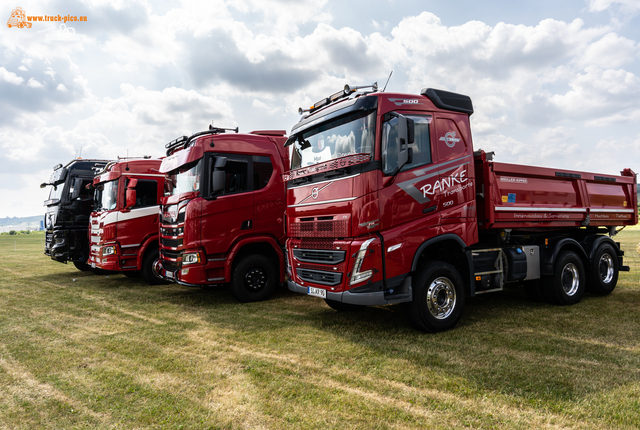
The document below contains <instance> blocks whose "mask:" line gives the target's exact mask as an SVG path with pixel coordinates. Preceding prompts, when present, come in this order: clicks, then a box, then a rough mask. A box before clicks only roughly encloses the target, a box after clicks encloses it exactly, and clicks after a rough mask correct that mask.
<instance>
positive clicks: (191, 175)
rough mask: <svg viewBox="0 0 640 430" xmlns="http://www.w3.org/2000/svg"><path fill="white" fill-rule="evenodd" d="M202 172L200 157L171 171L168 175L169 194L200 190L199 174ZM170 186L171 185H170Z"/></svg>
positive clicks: (174, 194)
mask: <svg viewBox="0 0 640 430" xmlns="http://www.w3.org/2000/svg"><path fill="white" fill-rule="evenodd" d="M201 173H202V159H200V160H198V161H196V162H195V164H194V163H189V164H185V165H184V166H182V167H180V168H178V169H176V170H174V171H172V172H171V173H170V174H169V175H168V176H169V180H168V181H167V182H169V183H170V184H171V185H170V188H171V190H170V191H171V192H170V194H169V195H171V196H177V195H179V194H182V193H189V192H193V191H200V175H201ZM171 186H172V187H171Z"/></svg>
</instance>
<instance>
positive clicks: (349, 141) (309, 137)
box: [291, 111, 376, 170]
mask: <svg viewBox="0 0 640 430" xmlns="http://www.w3.org/2000/svg"><path fill="white" fill-rule="evenodd" d="M375 134H376V113H375V111H373V112H371V111H368V112H355V113H352V114H350V115H347V116H344V117H342V118H338V119H335V120H332V121H328V122H326V123H323V124H320V125H319V126H317V127H314V128H312V129H310V130H307V131H305V132H303V133H302V134H301V135H300V136H299V137H298V139H296V141H295V143H294V145H293V150H292V151H293V153H292V154H291V170H294V169H299V168H301V167H307V166H311V165H313V164H318V163H322V162H325V161H329V160H333V159H334V158H339V157H344V156H346V155H352V154H362V153H365V154H370V155H371V158H373V149H374V139H375Z"/></svg>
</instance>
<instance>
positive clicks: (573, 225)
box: [283, 84, 638, 332]
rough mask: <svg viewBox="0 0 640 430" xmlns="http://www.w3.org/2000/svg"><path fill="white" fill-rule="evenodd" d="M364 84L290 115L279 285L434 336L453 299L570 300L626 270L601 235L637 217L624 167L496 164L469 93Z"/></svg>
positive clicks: (453, 317)
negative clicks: (474, 118)
mask: <svg viewBox="0 0 640 430" xmlns="http://www.w3.org/2000/svg"><path fill="white" fill-rule="evenodd" d="M363 88H369V87H360V88H349V86H346V87H345V89H344V90H343V91H340V92H338V93H336V94H333V95H331V96H330V97H328V98H326V99H323V100H321V101H320V102H318V103H316V104H315V105H314V106H312V107H311V108H310V109H309V110H307V111H302V109H301V113H302V112H309V113H308V114H307V115H305V116H303V117H302V118H301V120H300V122H299V123H298V124H297V125H295V126H294V127H293V129H292V131H291V135H290V137H289V139H288V140H287V143H286V145H287V146H288V147H289V148H290V158H291V170H290V171H289V172H287V173H286V174H285V175H283V179H284V180H285V181H286V182H287V222H288V237H289V238H288V240H287V256H288V266H287V271H288V274H289V276H290V280H289V281H288V286H289V289H290V290H292V291H297V292H300V293H304V294H309V295H312V296H318V297H322V298H324V299H325V300H326V302H327V304H328V305H329V306H331V307H332V308H334V309H337V310H350V309H355V308H358V307H361V306H363V305H384V304H392V303H403V306H405V307H406V314H407V316H408V318H409V321H410V323H411V324H412V325H413V326H414V327H416V328H417V329H420V330H424V331H431V332H433V331H440V330H446V329H450V328H452V327H454V326H455V325H456V324H457V322H458V320H459V318H460V316H461V314H462V310H463V307H464V303H465V296H475V295H477V294H481V293H488V292H492V291H499V290H502V289H503V288H504V286H505V284H507V283H511V282H522V283H523V284H524V286H525V288H526V291H527V293H528V295H530V296H534V297H540V298H544V299H546V300H547V301H549V302H552V303H557V304H560V305H570V304H574V303H577V302H578V301H580V300H581V298H582V296H583V293H584V291H585V288H587V289H589V290H590V291H592V292H594V293H596V294H608V293H610V292H611V291H612V290H613V289H614V288H615V285H616V282H617V278H618V272H619V271H620V270H629V268H628V267H626V266H624V265H623V252H622V251H621V250H620V248H619V244H617V243H616V242H614V241H613V240H612V239H611V236H613V235H615V233H616V232H617V230H616V228H617V227H618V226H627V225H633V224H636V223H637V222H638V213H637V203H638V202H637V185H636V174H635V173H634V172H633V171H632V170H631V169H625V170H624V171H622V172H621V176H616V175H606V174H594V173H587V172H578V171H570V170H565V169H551V168H541V167H533V166H524V165H515V164H507V163H498V162H495V161H492V153H486V152H484V151H482V150H479V151H477V152H474V150H473V146H472V140H471V130H470V127H469V117H470V115H471V114H472V113H473V105H472V102H471V99H470V98H469V97H468V96H464V95H461V94H456V93H451V92H447V91H441V90H435V89H423V90H422V91H421V92H420V94H398V93H385V92H377V87H376V86H375V84H374V85H373V86H371V90H368V91H366V90H365V91H362V89H363ZM359 90H360V91H359Z"/></svg>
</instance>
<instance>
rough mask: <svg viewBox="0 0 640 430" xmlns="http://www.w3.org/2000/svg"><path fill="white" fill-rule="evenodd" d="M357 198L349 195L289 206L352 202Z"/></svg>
mask: <svg viewBox="0 0 640 430" xmlns="http://www.w3.org/2000/svg"><path fill="white" fill-rule="evenodd" d="M355 199H357V197H349V198H346V199H335V200H325V201H323V202H313V203H301V204H297V205H290V206H287V207H288V208H297V207H300V206H313V205H324V204H327V203H340V202H350V201H352V200H355Z"/></svg>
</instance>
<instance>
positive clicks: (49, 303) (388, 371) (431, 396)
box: [0, 228, 640, 429]
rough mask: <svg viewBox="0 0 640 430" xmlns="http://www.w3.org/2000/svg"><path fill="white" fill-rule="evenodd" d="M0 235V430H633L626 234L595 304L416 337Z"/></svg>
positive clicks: (639, 346)
mask: <svg viewBox="0 0 640 430" xmlns="http://www.w3.org/2000/svg"><path fill="white" fill-rule="evenodd" d="M43 239H44V236H42V235H25V236H0V304H1V306H2V312H1V313H0V428H3V429H4V428H6V429H34V428H45V427H46V428H55V429H68V428H91V429H93V428H100V429H131V428H162V429H165V428H166V429H182V428H185V429H187V428H189V429H191V428H197V429H199V428H213V429H218V428H223V429H236V428H238V429H239V428H250V429H286V428H296V429H298V428H301V429H327V428H339V429H427V428H428V429H432V428H433V429H449V428H522V429H530V428H584V429H603V428H612V429H618V428H629V429H632V428H633V429H635V428H640V333H639V329H640V253H639V251H640V249H639V248H638V247H639V246H640V228H634V229H626V230H624V231H623V232H622V233H621V234H620V235H619V236H617V239H616V240H619V241H621V242H622V247H623V249H624V251H625V253H626V255H625V261H626V264H628V265H630V266H631V269H632V271H631V272H626V273H621V276H620V280H619V283H618V287H617V288H616V290H615V291H614V292H613V293H612V294H611V295H610V296H607V297H595V296H591V295H586V296H585V298H584V300H583V301H582V302H581V303H579V304H578V305H575V306H570V307H555V306H550V305H546V304H541V303H532V302H529V301H527V300H526V299H525V296H524V293H523V292H522V290H521V289H519V288H513V289H509V290H507V291H505V292H501V293H496V294H493V295H485V296H481V297H476V298H473V299H469V300H468V301H467V307H466V309H465V312H464V315H463V318H462V320H461V323H460V324H459V326H458V327H457V328H456V329H454V330H452V331H448V332H444V333H439V334H424V333H421V332H417V331H415V330H413V329H411V328H410V327H409V325H408V323H406V322H405V319H404V316H403V314H402V311H401V308H400V307H399V306H389V307H372V308H367V309H366V310H364V311H361V312H356V313H340V314H338V313H336V312H335V311H333V310H331V309H330V308H329V307H328V306H326V305H325V303H324V302H323V301H322V300H320V299H314V298H311V297H306V296H302V295H294V294H292V293H289V292H288V291H285V290H282V291H281V292H280V293H279V294H278V295H277V296H276V297H275V298H274V299H272V300H270V301H267V302H263V303H252V304H240V303H237V302H235V301H234V300H233V299H232V298H231V296H230V295H229V294H228V293H227V292H226V291H225V290H224V289H208V290H207V289H192V288H186V287H180V286H176V285H166V286H153V287H151V286H148V285H146V284H144V282H143V281H142V280H139V279H129V278H126V277H124V276H122V275H112V276H96V275H93V274H90V273H87V272H80V271H78V270H76V269H75V268H74V267H73V265H64V264H60V263H56V262H53V261H52V260H50V259H49V258H48V257H46V256H44V255H43V254H42V241H43Z"/></svg>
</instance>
